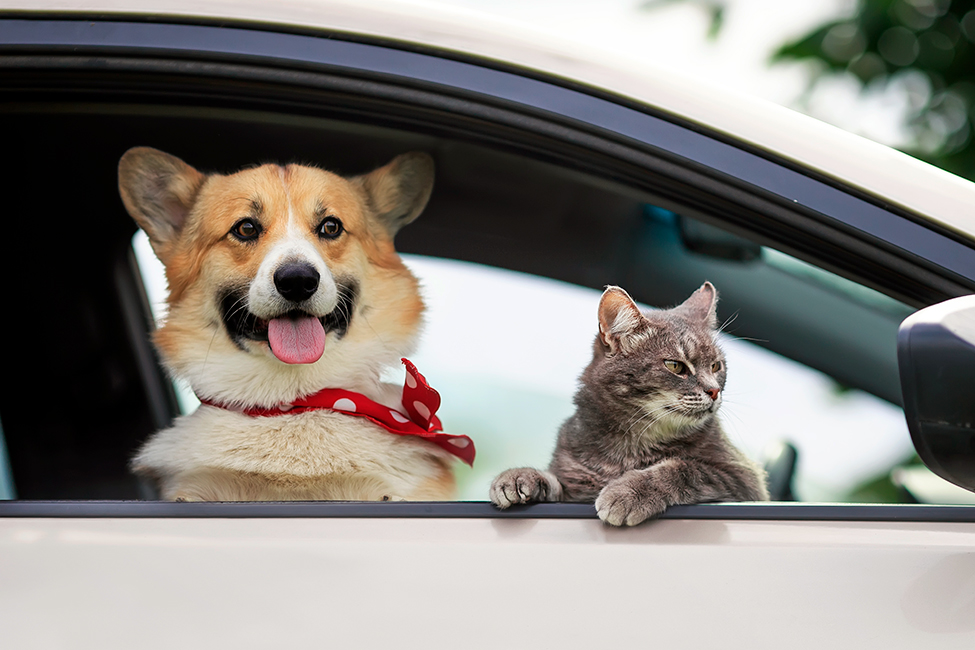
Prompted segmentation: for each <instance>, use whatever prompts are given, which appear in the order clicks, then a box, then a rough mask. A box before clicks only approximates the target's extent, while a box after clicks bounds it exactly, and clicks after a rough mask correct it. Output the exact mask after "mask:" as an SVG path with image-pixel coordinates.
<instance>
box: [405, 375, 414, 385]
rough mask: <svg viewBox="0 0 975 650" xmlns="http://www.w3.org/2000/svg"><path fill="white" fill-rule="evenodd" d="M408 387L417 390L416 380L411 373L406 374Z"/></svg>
mask: <svg viewBox="0 0 975 650" xmlns="http://www.w3.org/2000/svg"><path fill="white" fill-rule="evenodd" d="M406 385H407V386H409V387H410V388H416V379H414V378H413V375H411V374H410V373H406Z"/></svg>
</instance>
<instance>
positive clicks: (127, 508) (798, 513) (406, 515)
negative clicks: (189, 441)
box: [0, 501, 975, 523]
mask: <svg viewBox="0 0 975 650" xmlns="http://www.w3.org/2000/svg"><path fill="white" fill-rule="evenodd" d="M4 518H55V519H72V518H96V519H99V518H110V519H197V518H206V519H214V518H216V519H288V518H311V519H315V518H324V519H335V518H340V519H596V511H595V509H594V508H593V506H592V505H590V504H584V503H540V504H533V505H527V506H513V507H511V508H509V509H507V510H499V509H498V508H496V507H494V506H493V505H492V504H490V503H487V502H480V501H456V502H405V501H402V502H342V501H280V502H278V501H268V502H242V503H226V502H221V503H176V502H169V501H0V519H4ZM660 518H661V519H681V520H731V521H856V522H870V521H875V522H939V523H975V505H972V506H969V505H927V504H906V505H903V504H819V503H786V502H781V503H779V502H777V503H705V504H698V505H689V506H674V507H672V508H669V509H668V510H667V511H666V512H664V514H663V515H662V516H661V517H660Z"/></svg>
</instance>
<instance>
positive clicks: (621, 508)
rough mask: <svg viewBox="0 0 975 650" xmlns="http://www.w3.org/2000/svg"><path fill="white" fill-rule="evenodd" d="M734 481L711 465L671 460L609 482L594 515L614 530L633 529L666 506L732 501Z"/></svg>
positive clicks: (728, 473) (725, 472) (632, 471)
mask: <svg viewBox="0 0 975 650" xmlns="http://www.w3.org/2000/svg"><path fill="white" fill-rule="evenodd" d="M736 479H737V477H736V476H734V475H733V473H731V472H727V471H724V470H722V469H721V468H718V467H714V466H712V465H708V464H705V463H699V462H694V461H685V460H678V459H675V458H671V459H668V460H664V461H661V462H659V463H656V464H654V465H651V466H650V467H647V468H646V469H635V470H630V471H629V472H626V473H625V474H623V475H622V476H620V477H619V478H617V479H614V480H612V481H610V482H609V483H608V484H607V485H606V487H604V488H603V489H602V491H601V492H600V493H599V496H598V497H597V498H596V514H598V515H599V518H600V519H602V520H603V521H605V522H606V523H607V524H612V525H613V526H624V525H625V526H635V525H637V524H639V523H640V522H642V521H645V520H647V519H650V518H651V517H656V516H658V515H660V513H662V512H663V511H664V510H666V509H667V507H668V506H675V505H687V504H691V503H705V502H709V501H721V500H725V499H733V498H734V496H733V493H734V487H733V486H734V485H737V483H738V481H737V480H736Z"/></svg>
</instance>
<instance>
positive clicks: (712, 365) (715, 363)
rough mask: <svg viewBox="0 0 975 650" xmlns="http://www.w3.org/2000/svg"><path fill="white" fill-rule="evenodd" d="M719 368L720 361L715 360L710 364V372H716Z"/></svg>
mask: <svg viewBox="0 0 975 650" xmlns="http://www.w3.org/2000/svg"><path fill="white" fill-rule="evenodd" d="M719 370H721V362H720V361H715V362H714V363H712V364H711V372H718V371H719Z"/></svg>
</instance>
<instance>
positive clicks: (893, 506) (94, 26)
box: [0, 0, 975, 648]
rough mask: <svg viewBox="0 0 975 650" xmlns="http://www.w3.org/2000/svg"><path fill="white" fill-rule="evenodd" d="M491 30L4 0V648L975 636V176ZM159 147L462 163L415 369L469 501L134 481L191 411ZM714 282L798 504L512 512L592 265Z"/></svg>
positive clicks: (652, 278)
mask: <svg viewBox="0 0 975 650" xmlns="http://www.w3.org/2000/svg"><path fill="white" fill-rule="evenodd" d="M472 16H473V14H468V13H465V12H452V11H449V10H446V9H443V8H437V7H435V6H432V5H423V4H413V3H408V2H401V3H388V2H379V1H376V0H363V1H359V2H355V1H353V0H349V1H347V2H343V1H340V0H334V1H333V0H318V1H315V0H280V1H278V2H273V3H270V2H257V1H256V0H235V1H234V2H222V1H221V0H196V1H194V2H187V1H185V0H156V1H154V2H145V1H135V0H114V1H113V0H84V1H82V0H0V112H2V116H3V118H2V119H3V133H4V136H3V152H4V154H5V159H6V160H7V164H8V168H7V171H6V172H4V176H3V178H4V189H5V192H4V199H5V200H4V210H3V213H4V218H3V228H4V231H3V232H4V233H5V235H6V238H5V239H6V241H7V242H8V244H10V250H9V252H8V254H7V255H6V256H4V277H7V278H8V284H7V299H6V300H5V301H3V302H4V307H3V309H4V321H5V322H7V323H8V326H7V330H8V346H7V349H6V350H5V365H4V368H5V370H6V374H7V376H8V377H9V378H11V379H12V382H11V384H10V385H7V386H6V387H5V389H4V391H3V392H2V398H0V420H2V424H3V430H2V432H0V497H5V498H6V499H7V500H5V501H0V646H2V647H4V648H60V647H72V648H89V647H90V648H110V647H126V648H128V647H138V648H156V647H159V648H169V647H174V646H192V647H214V648H215V647H287V648H299V647H315V648H319V647H423V648H428V647H471V648H497V647H516V648H530V647H555V648H574V647H607V646H610V645H618V644H624V643H628V644H630V645H632V646H634V647H642V646H659V647H686V648H698V647H722V648H765V647H769V648H772V647H775V648H780V647H787V648H823V647H835V648H873V647H878V648H928V647H931V648H935V647H936V648H972V647H975V596H973V594H975V553H973V552H972V549H973V547H975V505H966V504H970V503H972V491H973V490H975V434H973V433H972V428H971V427H972V425H971V422H972V421H973V419H975V418H973V414H972V408H973V407H972V403H973V400H971V399H970V398H969V396H970V394H971V390H972V389H971V387H972V385H973V380H972V378H973V377H975V357H973V352H972V347H973V341H975V326H973V324H972V322H973V319H975V317H973V315H972V309H973V307H972V303H971V301H970V299H968V298H963V297H962V296H967V295H969V294H971V293H973V290H975V217H973V210H972V206H975V184H973V183H971V182H969V181H966V180H963V179H960V178H958V177H955V176H952V175H951V174H948V173H946V172H943V171H941V170H938V169H935V168H933V167H931V166H929V165H926V164H924V163H921V162H919V161H917V160H915V159H912V158H910V157H908V156H906V155H903V154H901V153H898V152H896V151H893V150H891V149H888V148H886V147H883V146H881V145H877V144H874V143H871V142H868V141H865V140H863V139H861V138H858V137H855V136H852V135H850V134H846V133H843V132H840V131H838V130H836V129H834V128H831V127H828V126H826V125H824V124H821V123H818V122H816V121H814V120H812V119H809V118H806V117H803V116H801V115H798V114H795V113H792V112H790V111H787V110H785V109H782V108H778V107H773V106H770V105H767V104H764V103H761V102H753V101H751V100H748V99H746V98H742V97H736V96H731V95H728V94H726V93H719V92H717V91H714V90H712V89H709V88H702V87H699V86H696V85H694V84H690V83H686V82H684V81H682V80H680V79H674V78H670V77H668V76H667V75H666V74H664V73H662V72H658V71H649V70H644V69H635V68H634V66H633V65H632V64H631V63H629V62H627V61H621V60H614V59H612V58H610V57H608V56H606V55H600V54H597V53H592V52H588V51H586V50H585V49H584V48H582V47H580V46H577V45H571V44H570V45H564V44H560V43H557V42H550V41H549V40H547V39H546V38H544V37H541V36H537V35H531V34H528V33H521V32H519V31H517V30H514V29H512V28H510V27H509V26H506V25H504V24H501V23H494V22H492V21H490V20H487V19H477V20H473V19H472ZM139 145H145V146H154V147H157V148H161V149H164V150H166V151H169V152H171V153H174V154H176V155H178V156H180V157H181V158H183V159H184V160H187V161H188V162H191V163H192V164H193V165H194V166H197V167H199V168H202V169H213V170H231V169H236V168H239V167H241V166H244V165H247V164H251V163H255V162H260V161H265V160H277V161H291V160H300V161H310V162H313V163H315V164H319V165H322V166H324V167H328V168H332V169H336V170H338V171H341V172H348V173H353V172H358V171H362V170H365V169H369V168H371V167H373V166H374V165H375V164H376V163H379V162H383V161H385V160H388V159H390V158H391V157H392V156H393V155H395V154H397V153H402V152H404V151H409V150H416V149H419V150H424V151H427V152H429V153H430V154H431V155H433V157H434V158H435V160H436V163H437V181H436V188H435V190H434V195H433V198H432V200H431V202H430V204H429V207H428V208H427V210H426V212H425V213H424V215H423V216H422V218H420V219H419V220H418V221H417V222H416V223H415V224H413V225H411V226H410V227H409V228H407V229H405V230H403V231H402V233H400V235H399V236H398V238H397V247H398V249H399V250H401V251H403V252H404V253H405V254H406V259H407V261H408V264H410V265H411V267H412V268H413V269H414V270H415V271H416V273H417V274H418V275H419V276H420V277H421V279H422V280H423V282H424V285H425V290H426V292H427V302H428V303H429V305H430V308H431V309H430V317H429V318H430V320H429V325H428V329H427V336H426V338H425V339H424V343H423V347H422V348H421V350H420V351H419V352H418V356H417V359H415V360H416V361H417V363H418V365H419V366H420V368H421V369H422V370H423V372H424V374H425V375H426V376H427V378H428V379H430V380H431V382H432V383H433V385H434V386H436V387H437V388H438V389H439V390H440V392H441V393H442V394H443V396H444V406H443V409H442V410H441V416H442V417H443V420H444V422H445V424H446V425H447V427H448V429H449V430H451V431H456V432H459V433H467V434H469V435H471V436H472V437H474V438H475V440H476V442H477V445H478V460H477V463H476V464H475V469H474V470H466V469H464V470H458V477H459V481H460V483H461V485H462V487H463V498H464V499H466V500H465V501H458V502H454V503H348V502H345V503H339V502H300V503H168V502H161V501H156V500H153V499H152V496H153V495H152V494H151V492H150V491H148V490H147V488H146V487H145V486H140V485H139V484H138V483H137V482H136V479H135V478H134V477H133V476H132V475H131V474H130V473H129V471H128V468H127V462H128V459H129V458H130V457H131V454H132V452H133V450H134V449H136V448H137V446H138V445H139V443H140V442H141V441H142V440H143V439H145V437H146V436H147V435H149V434H150V433H151V432H152V431H154V430H156V429H158V428H160V427H163V426H165V425H166V424H167V423H168V422H169V421H170V420H171V419H172V418H173V417H174V416H175V415H177V414H178V413H179V412H180V411H181V410H187V409H192V408H193V404H192V403H191V400H186V399H182V398H181V397H180V396H179V392H180V388H179V386H174V385H173V384H172V382H170V380H169V379H168V378H167V377H166V376H165V374H164V373H163V372H162V371H161V370H160V368H159V366H158V364H157V362H156V359H155V355H154V352H153V351H152V349H151V346H150V345H149V342H148V337H147V333H148V331H149V330H150V329H151V327H152V318H153V316H152V311H151V305H152V303H154V302H156V301H157V300H158V298H156V297H155V295H156V291H157V290H156V288H155V285H154V278H155V277H156V276H155V275H154V273H155V272H154V271H152V270H151V269H150V268H149V264H150V263H149V262H147V261H146V260H145V259H144V258H143V257H142V256H140V253H139V251H140V250H141V249H140V244H139V239H138V237H136V238H135V240H133V236H134V235H135V234H136V233H135V226H134V224H133V223H132V221H131V220H130V219H129V218H128V216H127V215H126V214H125V211H124V209H123V207H122V205H121V202H120V201H119V198H118V193H117V184H116V178H115V174H116V166H117V163H118V159H119V157H120V156H121V154H122V153H123V152H124V151H126V150H127V149H128V148H130V147H132V146H139ZM133 241H135V244H133ZM19 252H23V253H24V254H23V255H20V254H19ZM140 258H141V262H140ZM705 279H707V280H711V281H712V282H713V283H714V284H715V285H716V286H717V287H718V289H719V291H720V293H721V303H720V310H719V311H720V316H721V318H722V320H729V321H731V320H732V319H733V322H732V323H731V324H729V325H728V327H727V328H726V331H727V332H729V333H730V334H731V335H733V336H729V337H728V338H727V339H726V341H725V343H724V345H725V347H726V348H727V350H728V356H729V373H730V377H731V378H730V379H729V382H733V383H729V390H728V404H727V405H726V406H725V407H723V416H722V417H723V418H724V420H725V425H726V428H727V429H728V430H729V432H730V433H731V437H732V439H733V440H734V441H735V442H736V443H737V444H739V445H740V446H742V447H743V448H744V449H745V450H746V451H747V452H748V453H749V454H751V455H753V456H754V457H755V458H756V459H759V460H763V461H765V462H767V463H768V464H767V467H768V468H769V471H770V480H771V488H772V492H773V494H774V495H775V496H776V497H777V498H778V499H779V501H778V502H773V503H759V504H702V505H696V506H684V507H676V508H672V509H670V510H669V511H668V512H666V513H665V514H664V515H663V516H662V517H661V518H660V519H659V520H656V521H651V522H647V523H645V524H642V525H639V526H636V527H634V528H630V529H617V528H613V527H610V526H607V525H605V524H603V523H602V522H601V521H600V520H599V519H598V518H597V517H596V515H595V511H594V509H593V508H592V507H591V506H589V505H582V504H541V505H533V506H524V507H515V508H511V509H510V510H507V511H504V512H501V511H499V510H497V509H495V508H494V507H493V506H492V505H491V504H490V503H488V502H487V485H488V484H489V482H490V479H491V478H492V477H493V476H494V475H495V474H496V473H497V472H499V471H501V470H503V469H505V468H507V467H511V466H515V465H526V464H534V465H544V464H545V463H546V462H547V456H548V454H549V453H550V451H551V449H552V446H553V444H554V436H555V431H556V428H557V426H558V423H559V421H560V420H561V419H562V418H564V417H565V416H567V415H568V414H569V413H571V409H572V405H571V401H570V398H571V395H572V392H573V390H574V382H575V378H576V377H577V376H578V373H579V371H580V370H581V368H582V365H583V364H584V363H585V362H586V360H587V359H586V357H587V355H588V348H589V345H590V343H591V340H592V337H593V336H594V334H595V320H596V318H595V308H596V301H597V299H598V295H599V290H600V289H601V288H602V287H603V286H605V285H607V284H618V285H621V286H623V287H625V288H626V289H627V290H628V291H629V292H630V293H631V294H632V295H633V296H634V297H635V298H636V299H638V300H640V301H641V302H643V303H645V304H647V305H650V306H667V305H672V304H675V303H677V302H679V301H680V300H682V299H683V298H685V297H686V296H687V295H688V294H689V293H690V292H691V291H692V290H693V289H694V288H696V287H697V286H700V284H701V283H702V282H703V280H705ZM946 301H948V302H946ZM932 306H933V307H932ZM540 314H541V315H544V316H545V317H544V318H539V315H540ZM905 319H906V320H907V322H906V323H905V324H904V325H903V326H902V322H903V321H905ZM899 329H900V332H901V333H900V337H901V340H900V352H898V346H899V344H898V330H899ZM526 332H527V333H526ZM898 353H900V358H901V364H900V368H899V367H898ZM902 407H905V408H906V416H907V417H906V418H905V414H904V411H903V410H902ZM912 439H913V442H914V445H913V448H912V444H911V442H912ZM769 445H777V446H776V447H775V450H773V451H772V452H769V451H768V448H769ZM913 449H916V450H917V453H918V454H919V459H916V458H914V453H915V452H914V451H913ZM776 450H777V451H776ZM796 452H797V453H798V455H797V456H796ZM922 461H923V463H924V464H926V465H927V467H928V468H930V469H925V466H924V464H922ZM932 470H933V471H932ZM793 499H799V500H793ZM851 500H855V501H859V503H849V502H845V503H844V502H843V501H851ZM882 501H886V502H887V503H881V502H882ZM894 501H896V502H898V503H892V502H894Z"/></svg>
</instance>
